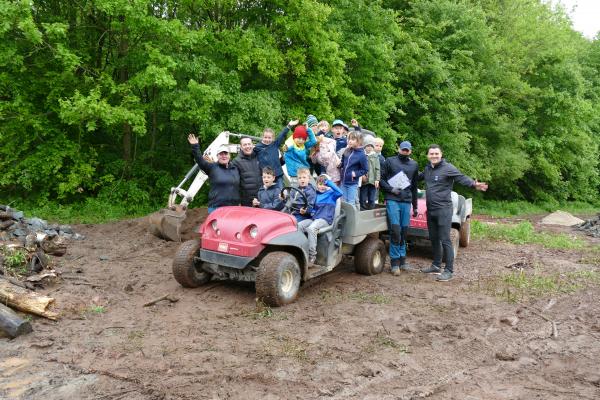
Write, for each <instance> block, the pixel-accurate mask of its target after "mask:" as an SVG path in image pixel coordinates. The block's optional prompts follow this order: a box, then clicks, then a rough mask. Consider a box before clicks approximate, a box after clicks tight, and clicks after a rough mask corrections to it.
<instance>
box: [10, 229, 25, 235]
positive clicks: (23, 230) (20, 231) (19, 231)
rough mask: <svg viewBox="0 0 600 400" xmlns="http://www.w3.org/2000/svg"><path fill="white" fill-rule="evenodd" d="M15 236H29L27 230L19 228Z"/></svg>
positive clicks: (15, 231)
mask: <svg viewBox="0 0 600 400" xmlns="http://www.w3.org/2000/svg"><path fill="white" fill-rule="evenodd" d="M12 233H13V235H15V236H27V231H26V230H25V229H21V228H17V229H15V230H14V231H13V232H12Z"/></svg>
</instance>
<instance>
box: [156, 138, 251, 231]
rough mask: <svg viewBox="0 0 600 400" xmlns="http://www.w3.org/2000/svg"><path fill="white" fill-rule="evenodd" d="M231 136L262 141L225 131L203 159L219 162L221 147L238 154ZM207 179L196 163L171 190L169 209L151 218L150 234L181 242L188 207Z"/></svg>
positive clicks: (236, 145)
mask: <svg viewBox="0 0 600 400" xmlns="http://www.w3.org/2000/svg"><path fill="white" fill-rule="evenodd" d="M230 136H234V137H238V138H241V137H249V138H251V139H252V140H255V141H258V140H260V138H258V137H254V136H249V135H243V134H240V133H231V132H228V131H224V132H221V133H219V135H218V136H217V137H216V138H215V140H213V142H212V143H211V144H210V145H209V146H208V147H207V148H206V150H204V153H203V157H208V158H210V159H211V160H212V161H213V162H217V149H218V148H219V147H221V146H227V147H228V148H229V152H230V153H237V152H238V151H239V145H238V144H235V143H233V144H232V143H229V137H230ZM192 178H193V180H192V183H191V184H190V186H189V187H188V188H187V189H184V185H185V184H186V182H188V181H189V180H190V179H192ZM207 179H208V176H207V175H206V174H205V173H204V172H203V171H202V170H201V169H200V167H199V166H198V164H196V163H194V166H193V167H192V168H191V169H190V170H189V171H188V173H187V174H185V177H184V178H183V180H182V181H181V182H180V183H179V185H177V186H176V187H172V188H171V192H170V194H169V201H168V204H167V208H163V209H161V210H159V211H158V212H156V213H154V214H152V215H151V216H150V219H149V222H150V232H152V233H153V234H154V235H156V236H159V237H162V238H165V239H167V240H172V241H181V235H180V230H181V225H182V223H183V220H184V219H185V217H186V210H187V207H188V205H189V204H190V203H191V202H192V200H194V197H195V196H196V194H198V191H199V190H200V189H201V188H202V185H204V182H206V180H207ZM178 197H181V201H180V203H179V204H177V199H178Z"/></svg>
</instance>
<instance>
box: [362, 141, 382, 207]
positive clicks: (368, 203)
mask: <svg viewBox="0 0 600 400" xmlns="http://www.w3.org/2000/svg"><path fill="white" fill-rule="evenodd" d="M363 148H364V149H365V154H366V156H367V161H368V162H369V172H367V174H366V175H363V177H362V186H361V187H360V209H361V210H372V209H373V208H375V199H376V195H377V189H379V180H380V179H381V164H380V163H379V154H377V153H376V152H375V138H374V137H373V136H371V135H366V136H365V137H364V139H363Z"/></svg>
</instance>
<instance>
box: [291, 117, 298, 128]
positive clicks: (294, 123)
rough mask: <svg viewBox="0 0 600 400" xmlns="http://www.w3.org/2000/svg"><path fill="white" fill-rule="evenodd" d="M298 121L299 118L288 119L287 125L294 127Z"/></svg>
mask: <svg viewBox="0 0 600 400" xmlns="http://www.w3.org/2000/svg"><path fill="white" fill-rule="evenodd" d="M298 122H300V120H299V119H295V120H293V121H290V122H288V126H289V127H290V128H293V127H295V126H296V125H298Z"/></svg>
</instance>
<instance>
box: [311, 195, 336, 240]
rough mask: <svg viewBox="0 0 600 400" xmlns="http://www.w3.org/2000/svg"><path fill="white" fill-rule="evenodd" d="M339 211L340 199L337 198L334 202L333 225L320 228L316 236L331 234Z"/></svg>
mask: <svg viewBox="0 0 600 400" xmlns="http://www.w3.org/2000/svg"><path fill="white" fill-rule="evenodd" d="M341 211H342V198H341V197H339V198H338V199H337V200H336V201H335V212H334V213H333V223H332V224H331V225H329V226H326V227H323V228H320V229H319V232H317V235H320V234H321V233H327V232H331V231H332V230H333V228H334V227H335V226H336V225H337V222H338V219H339V217H340V213H341Z"/></svg>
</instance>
